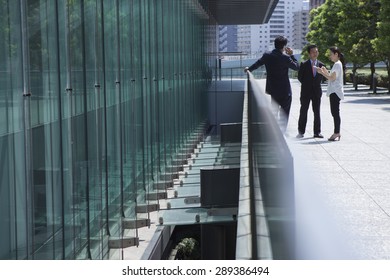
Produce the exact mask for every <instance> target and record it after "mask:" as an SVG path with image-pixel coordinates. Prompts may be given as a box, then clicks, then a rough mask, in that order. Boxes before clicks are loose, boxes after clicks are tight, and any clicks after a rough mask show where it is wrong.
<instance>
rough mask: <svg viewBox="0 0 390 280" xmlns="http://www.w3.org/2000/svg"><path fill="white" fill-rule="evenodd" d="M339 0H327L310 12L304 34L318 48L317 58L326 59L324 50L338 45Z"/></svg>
mask: <svg viewBox="0 0 390 280" xmlns="http://www.w3.org/2000/svg"><path fill="white" fill-rule="evenodd" d="M340 3H341V1H340V0H327V1H326V2H325V3H324V4H323V5H321V6H319V7H318V8H316V9H313V10H312V11H311V12H310V18H311V23H310V25H309V29H310V31H309V33H308V34H307V36H306V39H307V41H308V42H310V43H312V44H316V45H317V46H318V49H319V50H320V54H319V59H320V60H322V61H326V60H328V58H327V57H326V53H325V50H327V49H328V48H329V47H330V46H334V45H337V46H339V45H340V41H339V36H338V29H339V25H340V23H341V20H342V18H341V17H340V16H339V14H338V12H339V11H340Z"/></svg>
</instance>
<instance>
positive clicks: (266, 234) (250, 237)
mask: <svg viewBox="0 0 390 280" xmlns="http://www.w3.org/2000/svg"><path fill="white" fill-rule="evenodd" d="M246 88H247V91H246V92H245V96H244V109H243V120H242V148H241V174H240V193H239V195H240V197H239V210H238V218H237V220H238V224H237V244H236V259H293V258H294V249H293V248H294V239H295V237H294V184H293V182H294V180H293V169H292V166H293V161H292V157H291V153H290V151H289V149H288V146H287V143H286V141H285V139H284V136H283V133H282V132H281V130H280V128H279V126H278V124H277V121H276V119H275V117H274V115H273V113H272V111H271V109H270V102H269V100H267V99H268V98H267V96H266V95H265V93H264V90H263V89H262V88H261V87H260V86H259V83H258V80H256V79H255V78H254V77H253V75H252V73H250V72H248V79H247V85H246Z"/></svg>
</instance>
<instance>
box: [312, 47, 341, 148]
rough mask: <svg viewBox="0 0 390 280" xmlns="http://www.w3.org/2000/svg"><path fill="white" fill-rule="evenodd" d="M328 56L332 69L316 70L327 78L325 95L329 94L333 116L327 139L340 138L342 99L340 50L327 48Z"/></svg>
mask: <svg viewBox="0 0 390 280" xmlns="http://www.w3.org/2000/svg"><path fill="white" fill-rule="evenodd" d="M329 51H330V52H329V58H330V60H331V61H332V62H334V64H333V67H332V69H331V70H330V72H329V71H328V70H327V69H326V68H325V66H323V67H322V68H318V69H317V71H318V73H320V74H321V75H323V76H324V77H325V78H327V79H328V90H327V93H326V95H327V96H329V101H330V111H331V113H332V116H333V122H334V133H333V135H332V136H330V138H328V140H329V141H335V140H337V139H338V140H340V137H341V135H340V124H341V118H340V100H342V99H344V87H343V85H344V83H343V78H344V67H343V64H344V56H343V54H342V53H341V51H340V50H339V49H338V48H337V47H331V48H329Z"/></svg>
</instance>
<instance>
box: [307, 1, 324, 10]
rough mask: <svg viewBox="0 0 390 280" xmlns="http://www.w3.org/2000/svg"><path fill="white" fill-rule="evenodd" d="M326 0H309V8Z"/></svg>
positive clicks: (313, 7)
mask: <svg viewBox="0 0 390 280" xmlns="http://www.w3.org/2000/svg"><path fill="white" fill-rule="evenodd" d="M325 1H326V0H310V10H311V9H315V8H317V7H318V6H320V5H322V4H324V3H325Z"/></svg>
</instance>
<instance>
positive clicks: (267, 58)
mask: <svg viewBox="0 0 390 280" xmlns="http://www.w3.org/2000/svg"><path fill="white" fill-rule="evenodd" d="M274 44H275V49H274V50H273V51H272V52H266V53H264V54H263V56H262V57H261V58H260V59H258V60H257V61H256V62H255V63H254V64H252V65H251V66H250V67H247V68H245V71H250V72H252V71H253V70H255V69H257V68H259V67H260V66H262V65H265V69H266V71H267V80H266V87H265V91H266V92H267V93H268V94H270V95H271V97H272V98H271V101H272V105H273V107H274V108H275V107H276V109H274V110H275V111H276V112H275V113H276V115H277V116H278V115H279V118H280V121H281V130H282V131H283V132H284V131H285V129H286V127H287V122H288V117H289V115H290V108H291V101H292V98H291V94H292V92H291V85H290V79H289V75H288V71H289V69H293V70H296V71H297V70H298V69H299V63H298V61H297V59H296V58H295V57H294V55H293V51H292V49H290V48H288V47H286V45H287V38H285V37H283V36H278V37H276V38H275V42H274ZM284 52H286V54H284Z"/></svg>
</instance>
